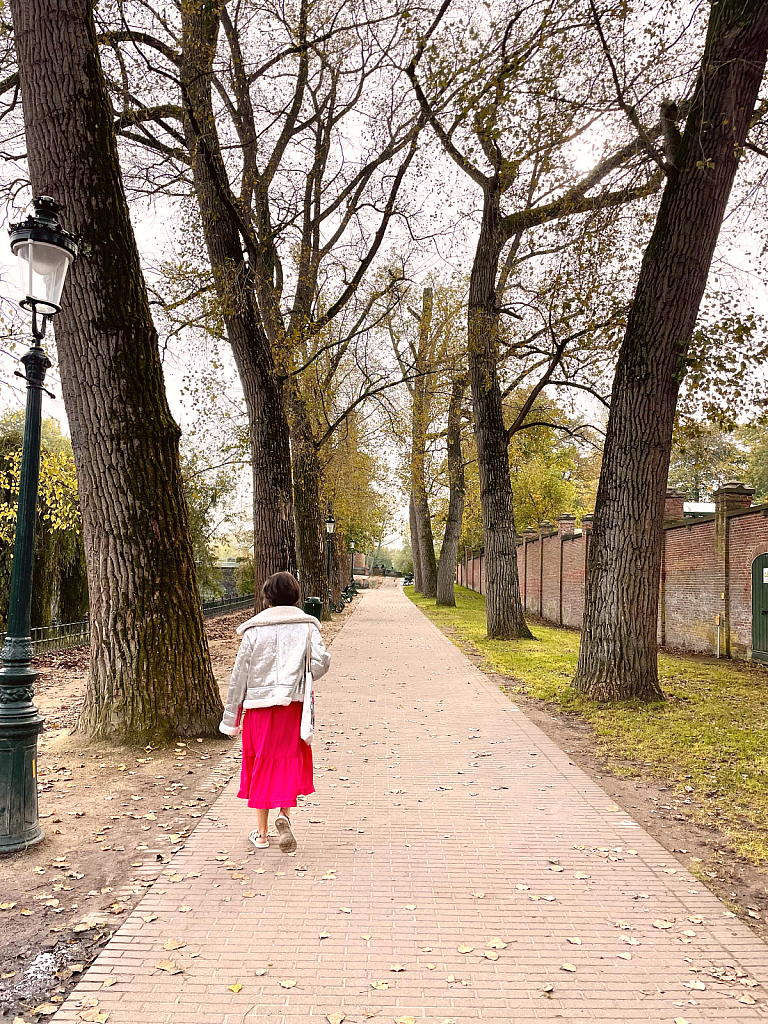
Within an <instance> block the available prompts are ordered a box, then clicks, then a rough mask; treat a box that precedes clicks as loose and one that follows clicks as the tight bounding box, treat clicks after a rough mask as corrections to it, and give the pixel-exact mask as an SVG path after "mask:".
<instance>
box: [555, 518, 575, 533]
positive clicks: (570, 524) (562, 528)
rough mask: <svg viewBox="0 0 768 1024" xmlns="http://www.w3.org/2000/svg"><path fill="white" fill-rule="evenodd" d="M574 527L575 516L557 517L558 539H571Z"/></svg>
mask: <svg viewBox="0 0 768 1024" xmlns="http://www.w3.org/2000/svg"><path fill="white" fill-rule="evenodd" d="M575 525H576V516H571V515H564V516H558V517H557V535H558V537H572V536H573V530H574V527H575Z"/></svg>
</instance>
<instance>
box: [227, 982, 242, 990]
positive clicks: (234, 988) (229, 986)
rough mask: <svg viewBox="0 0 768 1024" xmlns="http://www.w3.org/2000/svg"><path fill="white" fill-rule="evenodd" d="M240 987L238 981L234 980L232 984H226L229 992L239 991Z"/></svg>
mask: <svg viewBox="0 0 768 1024" xmlns="http://www.w3.org/2000/svg"><path fill="white" fill-rule="evenodd" d="M242 987H243V986H242V985H241V984H240V982H239V981H236V982H235V984H234V985H227V988H228V989H229V991H230V992H239V991H240V989H241V988H242Z"/></svg>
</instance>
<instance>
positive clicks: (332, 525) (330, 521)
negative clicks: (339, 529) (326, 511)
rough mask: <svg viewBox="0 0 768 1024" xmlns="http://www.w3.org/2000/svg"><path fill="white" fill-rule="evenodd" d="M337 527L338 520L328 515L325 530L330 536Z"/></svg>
mask: <svg viewBox="0 0 768 1024" xmlns="http://www.w3.org/2000/svg"><path fill="white" fill-rule="evenodd" d="M335 529H336V520H335V519H334V518H333V516H328V518H327V519H326V520H325V532H326V533H327V534H328V536H329V537H330V535H331V534H332V533H333V531H334V530H335Z"/></svg>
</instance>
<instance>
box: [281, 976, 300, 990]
mask: <svg viewBox="0 0 768 1024" xmlns="http://www.w3.org/2000/svg"><path fill="white" fill-rule="evenodd" d="M280 984H281V985H282V987H283V988H296V979H295V978H283V980H282V981H281V982H280Z"/></svg>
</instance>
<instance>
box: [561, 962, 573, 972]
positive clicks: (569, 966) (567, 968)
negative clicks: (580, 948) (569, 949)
mask: <svg viewBox="0 0 768 1024" xmlns="http://www.w3.org/2000/svg"><path fill="white" fill-rule="evenodd" d="M560 970H561V971H568V972H569V973H570V974H573V972H574V971H575V970H576V968H575V967H574V966H573V964H569V963H567V962H566V963H564V964H560Z"/></svg>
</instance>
